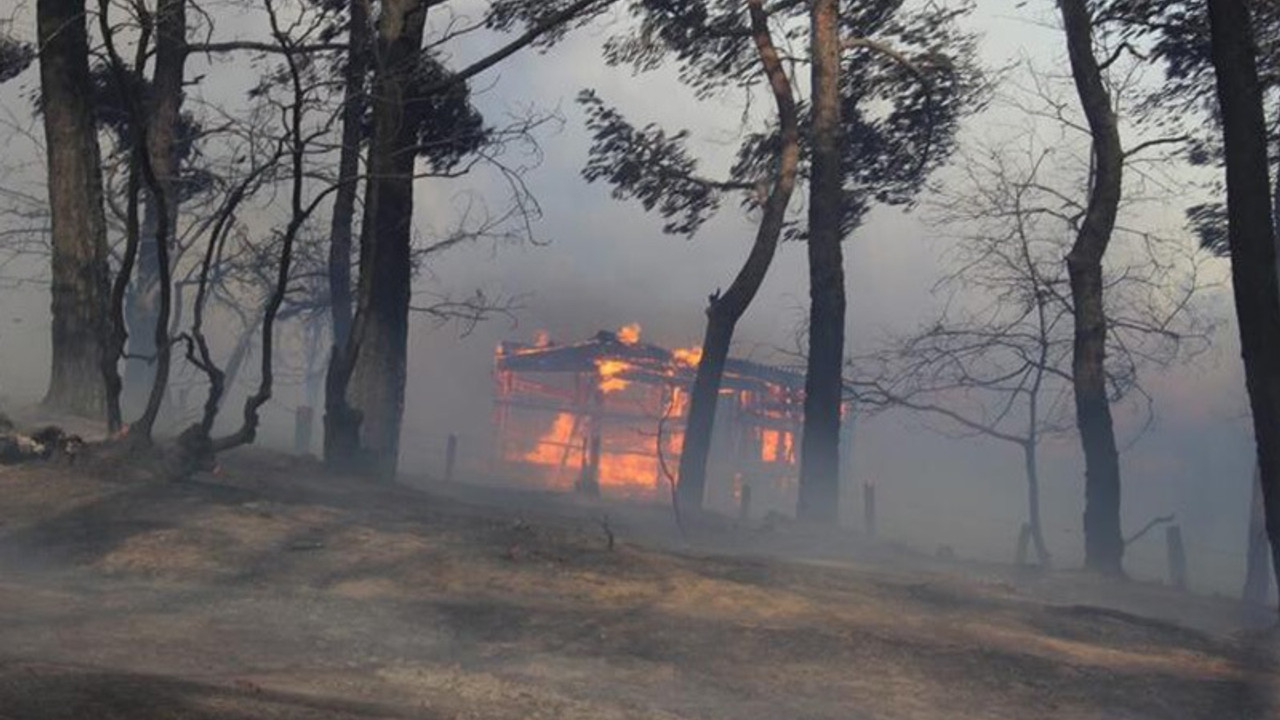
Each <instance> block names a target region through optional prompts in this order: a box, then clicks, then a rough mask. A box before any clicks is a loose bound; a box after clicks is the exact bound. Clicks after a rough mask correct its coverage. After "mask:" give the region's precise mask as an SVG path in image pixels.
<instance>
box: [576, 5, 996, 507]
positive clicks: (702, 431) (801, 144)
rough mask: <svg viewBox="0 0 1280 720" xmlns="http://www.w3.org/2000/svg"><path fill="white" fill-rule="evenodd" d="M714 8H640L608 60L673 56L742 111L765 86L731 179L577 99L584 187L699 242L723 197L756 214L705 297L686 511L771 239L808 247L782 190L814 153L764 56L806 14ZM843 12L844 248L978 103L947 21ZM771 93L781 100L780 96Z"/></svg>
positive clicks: (898, 195) (783, 8)
mask: <svg viewBox="0 0 1280 720" xmlns="http://www.w3.org/2000/svg"><path fill="white" fill-rule="evenodd" d="M713 9H714V12H707V11H706V9H705V8H702V7H700V6H693V5H689V6H676V7H670V6H668V5H666V4H663V3H640V4H638V5H637V6H636V8H635V12H637V13H638V14H639V17H640V24H639V27H638V29H637V30H636V31H634V33H632V34H630V35H624V36H620V37H616V38H613V39H611V40H610V41H609V43H608V45H607V46H606V48H607V49H606V59H607V60H608V61H609V62H610V63H612V64H622V63H626V64H630V65H632V66H633V67H634V68H635V69H636V70H638V71H646V70H653V69H656V68H658V67H661V66H662V65H663V64H664V63H665V61H667V59H668V56H672V57H673V59H674V62H675V64H677V65H678V67H679V68H680V79H681V82H683V83H684V84H686V85H687V86H689V87H690V88H691V89H692V90H693V91H694V93H695V94H696V95H697V96H699V97H707V96H711V95H713V94H724V93H725V92H726V91H728V90H733V89H736V90H739V91H741V92H743V94H744V96H745V97H746V99H747V102H744V105H749V99H750V97H751V93H752V92H753V91H754V90H755V89H756V88H757V87H760V86H764V87H765V88H767V89H768V92H769V93H770V94H771V96H772V98H773V100H774V106H775V107H776V108H777V112H776V113H775V114H774V117H773V118H772V119H771V121H770V122H769V123H768V126H767V128H766V129H765V130H763V131H760V132H755V133H751V134H749V135H748V136H747V138H746V140H745V142H744V143H743V144H742V146H741V147H740V148H739V151H738V157H737V162H736V163H735V164H734V166H733V167H732V168H731V171H730V174H729V179H727V180H717V179H708V178H706V177H703V176H701V175H700V174H699V173H698V164H699V163H698V161H697V160H696V159H695V158H694V157H693V156H692V154H691V153H690V152H689V150H688V148H687V147H686V145H687V142H688V139H689V133H688V132H686V131H680V132H677V133H674V134H669V133H667V132H665V131H664V130H662V129H661V128H659V127H657V126H655V125H648V126H645V127H643V128H636V127H633V126H632V125H630V124H629V123H627V121H626V120H625V119H624V118H623V117H622V116H621V114H619V113H618V112H617V111H616V110H614V109H612V108H607V109H606V108H605V107H604V106H603V104H602V103H601V102H600V101H599V99H598V98H597V96H596V95H595V94H594V93H592V92H585V93H584V94H583V96H582V98H581V101H582V102H583V103H584V104H586V105H587V106H588V115H589V119H588V127H589V129H591V130H592V135H593V137H592V149H591V157H590V160H589V162H588V165H587V167H586V168H585V169H584V172H583V174H584V176H585V177H586V178H587V179H588V180H589V181H594V180H605V181H607V182H609V183H610V184H612V185H613V186H614V196H615V197H619V198H635V199H637V200H639V201H640V202H641V204H642V205H643V206H644V208H645V209H647V210H656V211H657V212H658V213H659V214H661V215H662V216H663V217H664V218H666V219H667V223H666V224H665V225H664V227H663V229H664V231H665V232H668V233H673V234H683V235H692V234H694V233H695V232H696V231H697V230H698V229H699V228H700V227H701V225H702V224H703V223H704V222H705V221H706V219H708V218H709V217H710V216H711V215H712V214H713V213H714V212H715V211H716V210H717V209H718V208H719V205H720V201H721V198H722V196H723V195H725V194H726V193H742V194H743V195H744V201H743V205H744V206H746V207H747V208H749V209H751V210H752V211H754V212H757V213H759V225H758V226H757V231H756V234H755V240H754V242H753V244H752V246H751V250H750V252H749V254H748V257H747V259H746V262H745V263H744V264H743V266H742V267H741V269H740V270H739V272H738V274H737V275H736V276H735V278H734V280H733V282H732V284H731V285H730V286H729V288H728V290H726V291H725V292H724V293H721V292H719V291H717V292H716V293H715V294H713V295H711V297H710V302H709V304H708V307H707V310H706V313H707V325H706V331H705V335H704V341H703V348H702V359H701V362H700V363H699V364H698V368H697V375H696V379H695V384H694V388H693V392H692V402H691V405H690V410H689V422H688V426H687V428H686V432H685V435H684V446H683V449H682V452H681V457H680V467H679V488H680V489H679V493H678V499H679V502H680V503H682V504H683V505H684V506H685V507H689V508H696V507H699V506H700V505H701V504H702V499H703V493H704V489H705V485H706V468H707V459H708V454H709V450H710V438H711V429H712V427H713V424H714V422H715V412H716V404H717V403H716V398H717V394H718V391H719V387H720V379H721V374H722V372H723V364H724V358H725V357H726V356H727V355H728V352H729V347H730V344H731V342H732V338H733V333H734V331H735V328H736V324H737V322H738V321H739V319H740V318H741V317H742V316H743V314H744V313H745V311H746V310H747V309H748V308H749V306H750V304H751V302H752V301H753V300H754V298H755V295H756V293H757V292H758V290H759V288H760V285H761V283H762V281H763V279H764V277H765V275H766V273H767V271H768V267H769V264H770V263H771V261H772V258H773V254H774V251H775V249H776V246H777V243H778V241H779V238H780V237H781V238H783V239H785V238H792V239H803V238H804V237H805V231H804V229H803V224H802V223H798V222H796V218H793V217H788V215H787V214H786V209H785V202H782V200H783V195H782V192H781V191H787V192H788V193H789V192H790V187H789V186H791V187H793V186H794V185H796V184H798V183H800V182H808V181H809V179H810V176H811V172H810V171H811V168H812V166H813V163H812V160H813V155H814V151H813V143H812V132H811V130H812V123H811V119H810V118H809V117H808V113H806V112H805V110H807V107H806V104H805V103H802V102H799V101H796V100H795V99H794V97H793V98H792V99H791V102H792V103H794V105H795V109H794V110H793V109H792V108H791V107H790V106H789V105H788V104H787V102H786V95H794V89H793V88H791V87H790V83H789V82H788V83H787V85H786V86H780V85H779V81H785V80H787V77H786V75H785V73H783V74H782V75H779V74H776V73H773V72H771V63H770V62H769V61H768V60H767V54H765V53H764V52H763V51H764V50H766V49H767V48H768V47H770V46H771V45H772V38H773V37H774V36H777V34H778V33H779V32H782V31H783V29H784V28H786V27H788V26H790V25H792V24H795V22H796V21H798V20H800V19H803V18H804V17H805V16H806V13H807V12H808V11H807V9H806V8H804V7H801V6H799V5H794V4H784V5H778V6H768V5H764V4H759V5H758V4H756V3H747V2H724V3H720V4H717V5H715V6H714V8H713ZM850 10H851V12H850V13H849V17H848V18H847V19H846V20H845V28H844V29H845V32H846V37H845V38H844V39H843V40H842V41H841V49H842V50H853V51H854V54H855V56H856V57H857V58H859V59H861V60H863V61H864V62H861V63H858V65H857V67H856V69H855V70H854V71H853V72H850V73H847V74H846V75H845V80H846V82H844V83H843V84H842V86H841V93H840V99H839V102H840V103H841V104H842V105H843V107H844V109H843V113H842V114H843V116H844V124H845V125H846V126H847V127H846V128H845V130H844V132H845V134H846V136H847V138H848V142H845V143H843V144H842V145H841V147H840V148H839V150H840V152H841V155H842V160H841V161H840V163H839V165H840V167H841V178H840V188H839V194H840V201H839V211H840V212H839V218H838V219H839V225H840V234H841V236H842V237H843V236H846V235H848V234H849V233H851V232H852V231H853V230H854V229H855V228H856V227H857V226H858V225H859V224H860V222H861V219H862V217H863V216H864V215H865V213H866V211H867V210H868V209H869V207H870V205H871V204H873V203H875V202H879V203H884V204H889V205H909V204H910V203H911V200H912V198H913V196H914V194H915V192H916V190H917V189H918V188H919V186H920V184H921V183H922V182H923V180H924V178H925V177H926V176H927V175H928V173H929V171H931V170H932V169H933V168H935V167H936V166H937V165H938V164H939V162H940V161H941V159H943V158H945V157H946V156H947V154H948V153H949V152H950V150H951V147H952V138H953V136H954V130H955V125H956V122H957V119H958V117H959V116H960V115H962V114H963V113H964V112H966V111H967V110H969V109H970V108H971V107H973V106H974V105H975V104H976V103H975V100H976V98H977V97H978V96H979V95H980V94H981V93H980V92H978V88H979V82H978V74H977V72H976V70H975V69H974V67H973V65H972V62H971V57H970V54H969V53H970V50H971V47H970V43H969V39H968V38H967V37H966V36H963V35H962V34H959V33H958V32H956V30H955V27H954V25H953V24H952V23H951V22H950V21H951V19H952V18H953V17H954V15H953V14H948V13H944V12H922V13H919V14H909V13H902V14H897V15H895V11H896V8H889V7H887V6H882V5H879V4H875V3H872V4H869V6H868V7H861V6H860V7H857V8H851V9H850ZM744 11H745V12H744ZM744 16H745V17H744ZM771 25H772V26H773V27H772V28H771ZM854 27H856V28H858V29H859V30H861V31H862V32H863V33H868V34H869V33H875V34H877V35H880V36H882V37H881V38H880V39H879V40H871V39H870V38H868V37H863V36H860V35H855V34H854V33H853V32H852V28H854ZM762 41H765V42H767V43H768V44H762ZM938 46H943V47H947V48H948V52H949V53H950V54H949V55H941V54H937V53H934V52H932V51H931V50H930V48H933V47H938ZM896 47H901V48H902V50H901V51H900V50H897V49H895V48H896ZM780 87H783V88H785V90H786V93H785V94H784V95H783V96H781V97H780V96H779V95H778V90H779V89H780ZM877 103H881V105H880V106H879V107H877ZM886 106H887V108H888V109H887V110H885V107H886ZM792 112H794V114H795V115H796V117H795V124H796V128H795V137H796V151H797V157H796V168H795V180H794V181H788V182H784V180H786V179H787V178H786V176H787V175H788V174H789V172H790V171H789V159H788V152H789V147H790V140H789V135H790V129H789V128H788V127H787V123H788V118H787V115H788V114H790V113H792Z"/></svg>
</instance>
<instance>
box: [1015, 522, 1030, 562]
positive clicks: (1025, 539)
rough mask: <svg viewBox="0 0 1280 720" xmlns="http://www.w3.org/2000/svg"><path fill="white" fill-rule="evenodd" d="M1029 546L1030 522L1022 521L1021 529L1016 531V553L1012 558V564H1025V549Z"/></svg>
mask: <svg viewBox="0 0 1280 720" xmlns="http://www.w3.org/2000/svg"><path fill="white" fill-rule="evenodd" d="M1030 547H1031V523H1022V529H1021V530H1019V531H1018V554H1017V556H1016V557H1015V559H1014V564H1015V565H1017V566H1018V567H1022V566H1024V565H1026V564H1027V550H1028V549H1030Z"/></svg>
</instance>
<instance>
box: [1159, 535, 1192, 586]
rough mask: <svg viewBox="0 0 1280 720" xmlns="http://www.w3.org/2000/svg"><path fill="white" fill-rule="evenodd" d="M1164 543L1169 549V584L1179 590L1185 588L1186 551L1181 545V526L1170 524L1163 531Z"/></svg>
mask: <svg viewBox="0 0 1280 720" xmlns="http://www.w3.org/2000/svg"><path fill="white" fill-rule="evenodd" d="M1164 539H1165V545H1166V546H1167V547H1168V549H1169V584H1170V585H1172V586H1173V587H1175V588H1177V589H1179V590H1186V589H1187V553H1186V550H1185V549H1184V548H1183V546H1182V528H1180V527H1179V526H1177V525H1170V526H1169V527H1168V528H1166V529H1165V532H1164Z"/></svg>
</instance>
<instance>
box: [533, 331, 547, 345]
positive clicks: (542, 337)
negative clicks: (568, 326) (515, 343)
mask: <svg viewBox="0 0 1280 720" xmlns="http://www.w3.org/2000/svg"><path fill="white" fill-rule="evenodd" d="M533 346H534V347H536V348H545V347H551V333H549V332H547V331H546V330H539V331H537V332H536V333H534V334H533Z"/></svg>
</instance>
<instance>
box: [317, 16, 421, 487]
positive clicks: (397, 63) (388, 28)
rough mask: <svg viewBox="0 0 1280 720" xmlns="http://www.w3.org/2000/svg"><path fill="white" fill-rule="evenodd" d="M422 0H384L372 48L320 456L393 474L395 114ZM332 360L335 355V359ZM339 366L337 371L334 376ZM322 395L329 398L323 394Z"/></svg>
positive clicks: (403, 293) (402, 160) (402, 354)
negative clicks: (365, 164)
mask: <svg viewBox="0 0 1280 720" xmlns="http://www.w3.org/2000/svg"><path fill="white" fill-rule="evenodd" d="M427 5H428V3H427V2H425V0H391V1H389V2H384V3H383V5H382V13H381V15H380V17H379V20H378V40H377V48H376V50H375V53H374V58H373V59H374V64H375V67H376V75H375V79H374V87H373V93H372V98H373V136H372V138H371V140H370V148H369V181H368V183H367V185H366V189H365V215H364V222H363V224H362V228H361V240H360V286H359V288H358V298H357V307H356V316H355V320H354V323H353V327H352V332H351V337H350V339H349V342H348V343H347V345H346V350H345V352H344V353H343V355H344V356H345V357H343V358H335V359H334V362H333V363H332V368H331V370H332V371H331V373H330V375H331V376H333V377H332V381H331V382H329V383H327V389H328V390H329V391H330V392H331V393H336V394H335V396H334V397H333V398H332V403H331V404H332V407H330V408H328V409H327V412H326V419H325V431H326V436H327V435H328V433H329V432H331V431H332V432H334V433H337V435H335V437H334V438H332V439H330V438H328V437H326V440H325V453H326V459H330V460H331V461H332V462H333V463H335V464H337V465H340V466H341V465H347V466H349V465H350V463H352V462H353V461H354V462H356V463H357V465H358V469H360V470H361V471H363V472H367V473H370V474H372V475H374V476H376V477H379V478H390V477H392V476H394V475H395V471H396V463H397V462H398V459H399V454H400V421H401V417H402V415H403V411H404V388H405V373H406V370H405V368H406V363H407V360H408V358H407V352H408V336H409V297H410V292H411V283H412V280H413V274H412V266H411V262H410V241H411V232H410V230H411V222H412V220H413V169H414V152H413V147H414V145H415V137H414V128H413V126H412V124H410V123H405V122H401V119H402V118H403V117H404V116H405V112H406V108H405V100H406V94H407V92H408V86H409V81H410V79H411V77H412V74H413V71H414V67H415V63H416V61H417V57H418V53H419V52H420V51H421V46H422V34H423V26H424V23H425V21H426V15H427ZM339 360H340V361H339ZM344 376H345V377H344ZM327 404H329V403H327Z"/></svg>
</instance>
